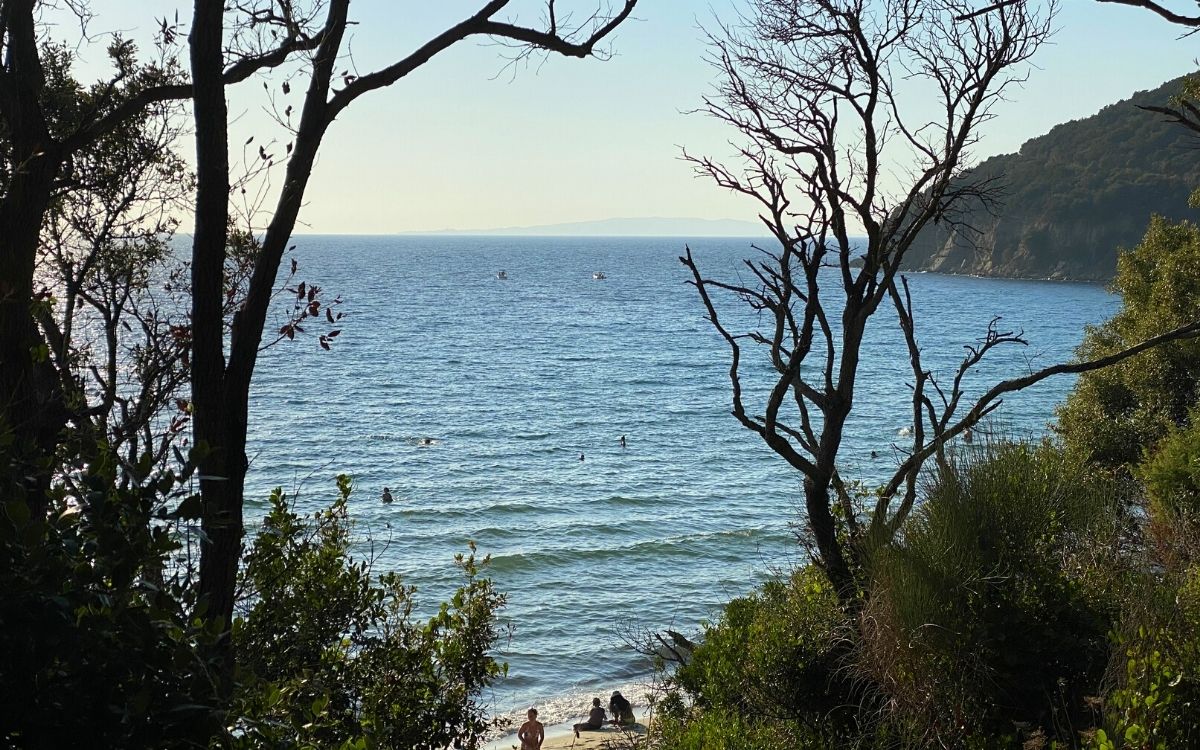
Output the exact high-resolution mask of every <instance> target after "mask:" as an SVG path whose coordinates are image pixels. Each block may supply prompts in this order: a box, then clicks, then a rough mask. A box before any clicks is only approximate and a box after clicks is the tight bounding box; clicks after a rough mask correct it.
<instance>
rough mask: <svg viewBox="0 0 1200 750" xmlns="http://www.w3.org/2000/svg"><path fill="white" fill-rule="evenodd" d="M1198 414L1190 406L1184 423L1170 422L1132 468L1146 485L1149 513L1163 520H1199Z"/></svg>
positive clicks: (1195, 521) (1199, 434) (1199, 464)
mask: <svg viewBox="0 0 1200 750" xmlns="http://www.w3.org/2000/svg"><path fill="white" fill-rule="evenodd" d="M1198 415H1200V412H1198V410H1197V409H1195V408H1193V409H1192V410H1191V412H1189V414H1188V419H1187V424H1186V425H1185V426H1182V427H1180V426H1176V425H1171V426H1170V427H1169V428H1168V430H1167V434H1166V436H1165V437H1164V438H1163V439H1162V440H1161V441H1159V442H1158V444H1157V445H1156V446H1155V447H1154V449H1153V450H1152V451H1148V452H1147V455H1146V458H1145V460H1144V461H1142V463H1140V464H1139V465H1138V466H1137V467H1136V468H1135V469H1134V474H1135V476H1136V477H1137V478H1138V479H1139V480H1141V482H1142V484H1143V485H1144V486H1145V489H1146V499H1147V500H1148V501H1149V504H1150V513H1151V515H1152V517H1154V518H1156V519H1160V520H1162V521H1164V522H1176V521H1182V522H1185V523H1190V524H1196V523H1200V420H1198V419H1197V416H1198Z"/></svg>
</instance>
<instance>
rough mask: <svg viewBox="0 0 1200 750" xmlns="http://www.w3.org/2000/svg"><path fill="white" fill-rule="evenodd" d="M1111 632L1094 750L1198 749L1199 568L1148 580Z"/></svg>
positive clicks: (1199, 742) (1199, 659)
mask: <svg viewBox="0 0 1200 750" xmlns="http://www.w3.org/2000/svg"><path fill="white" fill-rule="evenodd" d="M1141 584H1142V585H1141V586H1139V587H1138V591H1139V593H1140V596H1138V597H1131V598H1130V600H1129V602H1128V604H1127V606H1126V608H1125V609H1124V611H1123V612H1122V613H1121V619H1120V622H1119V623H1118V625H1117V626H1116V628H1114V630H1113V633H1112V656H1111V661H1110V663H1109V674H1108V681H1107V682H1108V684H1107V690H1106V692H1105V695H1104V719H1105V721H1104V725H1105V726H1104V728H1103V729H1102V730H1100V731H1098V732H1097V733H1096V735H1095V737H1094V738H1093V743H1092V744H1093V747H1096V748H1099V749H1101V750H1115V749H1116V748H1130V749H1137V750H1140V749H1141V748H1153V749H1154V750H1158V749H1159V748H1161V749H1162V750H1169V749H1170V748H1183V747H1197V746H1198V745H1200V569H1197V568H1194V567H1193V568H1190V569H1188V570H1185V571H1182V572H1179V573H1174V572H1171V571H1164V572H1161V573H1159V574H1147V575H1146V576H1145V578H1144V579H1143V580H1142V581H1141Z"/></svg>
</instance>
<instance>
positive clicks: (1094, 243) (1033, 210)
mask: <svg viewBox="0 0 1200 750" xmlns="http://www.w3.org/2000/svg"><path fill="white" fill-rule="evenodd" d="M1182 81H1183V79H1182V78H1180V79H1176V80H1173V81H1168V82H1167V83H1165V84H1163V85H1162V86H1159V87H1158V88H1157V89H1154V90H1153V91H1142V92H1138V93H1136V94H1134V95H1133V96H1132V97H1130V98H1129V99H1126V100H1125V101H1121V102H1118V103H1116V104H1112V105H1109V106H1108V107H1105V108H1104V109H1102V110H1100V112H1098V113H1097V114H1095V115H1093V116H1091V117H1088V118H1085V119H1082V120H1074V121H1072V122H1068V123H1064V124H1062V125H1058V126H1056V127H1055V128H1053V129H1052V130H1051V131H1050V132H1049V133H1047V134H1045V135H1043V136H1039V137H1037V138H1033V139H1031V140H1029V141H1026V142H1025V144H1024V145H1022V146H1021V150H1020V152H1019V153H1016V154H1005V155H1003V156H996V157H992V158H990V159H987V160H986V161H984V162H982V163H980V164H979V165H978V166H976V167H975V168H973V169H972V170H970V171H969V172H967V173H966V175H965V176H964V179H971V180H978V179H980V178H993V177H995V178H999V184H1000V185H1001V188H1002V190H1003V194H1002V195H1001V197H1000V204H999V205H998V206H994V207H992V209H991V211H989V210H987V209H986V208H984V207H983V205H982V204H981V203H979V202H978V201H976V203H975V204H974V205H971V204H966V205H965V207H966V208H967V211H966V215H965V218H966V223H967V225H968V226H969V227H971V229H963V228H959V229H955V228H953V227H951V226H948V225H947V224H945V223H942V224H939V225H936V226H931V227H929V228H927V229H926V230H925V231H924V232H923V233H922V234H921V235H920V236H919V237H918V239H917V242H916V244H915V245H914V246H913V248H912V249H911V251H910V252H909V254H908V256H907V258H906V263H905V265H906V266H907V267H908V268H910V269H921V270H930V271H940V272H944V273H968V274H979V275H986V276H1012V277H1030V278H1070V279H1088V280H1107V279H1109V278H1111V277H1112V275H1113V273H1114V272H1115V270H1116V258H1117V250H1118V248H1119V247H1131V246H1133V245H1134V244H1136V243H1137V242H1138V240H1139V239H1140V238H1141V236H1142V234H1143V233H1144V232H1145V229H1146V225H1147V222H1148V220H1149V218H1150V215H1151V214H1153V213H1158V214H1162V215H1164V216H1167V217H1169V218H1172V219H1182V218H1193V219H1194V218H1197V217H1200V212H1197V211H1195V210H1193V209H1190V208H1188V206H1187V198H1188V195H1189V194H1190V193H1191V191H1192V190H1194V189H1195V188H1197V187H1200V139H1198V138H1197V137H1196V136H1195V135H1189V132H1188V131H1186V130H1185V129H1183V128H1181V127H1179V126H1178V125H1172V124H1168V123H1166V122H1164V120H1163V118H1162V117H1161V116H1159V115H1156V114H1153V113H1150V112H1146V111H1144V110H1141V109H1138V108H1137V107H1136V106H1135V105H1136V104H1157V105H1164V104H1167V103H1168V100H1169V99H1170V98H1171V96H1172V95H1175V94H1177V93H1179V91H1180V89H1181V86H1182ZM972 230H973V231H972Z"/></svg>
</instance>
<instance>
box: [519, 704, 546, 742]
mask: <svg viewBox="0 0 1200 750" xmlns="http://www.w3.org/2000/svg"><path fill="white" fill-rule="evenodd" d="M525 716H526V718H527V719H528V721H526V722H525V723H524V724H522V725H521V728H520V729H519V730H517V739H519V740H520V741H521V750H541V749H542V741H543V740H545V739H546V728H545V727H543V726H542V722H540V721H538V720H537V709H536V708H530V709H529V711H527V712H526V713H525Z"/></svg>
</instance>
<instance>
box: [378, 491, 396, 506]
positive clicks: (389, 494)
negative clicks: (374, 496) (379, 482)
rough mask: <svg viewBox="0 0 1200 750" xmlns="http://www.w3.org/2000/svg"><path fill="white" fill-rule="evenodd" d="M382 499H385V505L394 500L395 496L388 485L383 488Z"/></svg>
mask: <svg viewBox="0 0 1200 750" xmlns="http://www.w3.org/2000/svg"><path fill="white" fill-rule="evenodd" d="M380 499H381V500H383V502H384V504H385V505H386V504H387V503H390V502H392V501H393V500H394V498H393V497H392V491H391V490H389V489H388V488H387V487H384V488H383V497H382V498H380Z"/></svg>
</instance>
